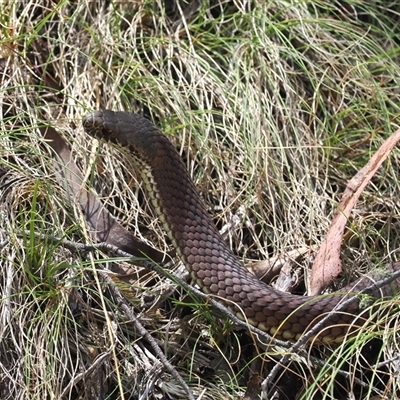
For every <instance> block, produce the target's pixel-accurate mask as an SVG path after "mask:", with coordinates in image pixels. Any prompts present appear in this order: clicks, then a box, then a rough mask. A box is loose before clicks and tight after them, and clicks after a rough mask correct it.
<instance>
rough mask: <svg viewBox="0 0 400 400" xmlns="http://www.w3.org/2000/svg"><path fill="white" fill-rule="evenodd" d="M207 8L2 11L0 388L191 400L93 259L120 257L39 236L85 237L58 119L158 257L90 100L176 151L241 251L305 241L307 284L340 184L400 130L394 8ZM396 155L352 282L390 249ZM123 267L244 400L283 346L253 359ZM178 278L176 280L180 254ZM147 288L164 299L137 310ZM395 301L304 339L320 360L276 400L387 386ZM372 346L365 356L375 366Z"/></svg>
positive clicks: (368, 196) (138, 200)
mask: <svg viewBox="0 0 400 400" xmlns="http://www.w3.org/2000/svg"><path fill="white" fill-rule="evenodd" d="M199 3H201V4H199ZM199 3H197V2H188V3H185V2H173V1H165V2H161V1H145V0H142V1H136V2H134V3H125V2H114V3H112V4H107V3H104V4H100V3H97V2H78V1H67V0H64V1H60V2H57V3H51V2H48V3H47V4H45V5H38V4H36V3H35V2H30V1H28V2H25V3H19V2H13V1H8V2H5V4H4V6H3V7H2V9H1V11H0V21H1V30H0V55H1V58H0V72H1V78H0V99H1V108H0V110H1V117H0V135H1V136H0V156H1V157H0V159H1V161H0V218H1V227H0V243H2V244H3V247H2V249H1V263H0V268H1V274H0V276H1V278H0V292H1V300H0V355H1V356H0V394H1V395H0V397H1V398H4V399H24V398H29V399H35V398H37V399H43V398H65V399H67V398H70V399H75V398H76V399H78V398H81V399H91V398H106V399H117V398H118V399H119V398H125V399H128V398H132V399H133V398H135V399H136V398H138V399H139V398H157V395H160V396H164V397H163V398H168V397H167V396H169V397H170V398H173V399H181V398H185V396H186V395H185V394H184V392H182V388H181V387H180V385H178V383H177V382H176V381H175V380H174V379H173V378H171V375H170V374H168V373H166V372H165V371H164V370H163V369H162V367H161V364H160V362H159V361H158V360H157V357H155V355H154V353H153V352H152V350H151V348H150V346H149V344H148V343H147V342H146V341H144V340H143V339H142V337H141V335H139V334H138V333H137V331H136V329H135V328H134V326H133V325H132V323H131V322H130V321H128V319H127V317H126V316H124V315H123V313H121V310H120V309H119V307H118V303H117V302H116V301H115V298H114V297H113V295H112V293H111V292H110V291H109V290H108V284H106V283H105V282H103V281H102V279H101V275H99V276H97V272H96V271H97V270H96V268H99V269H100V270H104V269H105V267H106V266H107V265H112V261H111V260H110V257H109V256H106V255H101V254H98V253H93V254H94V256H95V257H97V258H98V259H96V260H93V261H91V260H90V258H89V257H88V254H87V253H85V252H83V253H82V252H78V251H72V250H68V249H66V248H65V246H64V245H63V243H62V241H59V242H53V241H51V240H46V239H43V238H42V239H39V238H38V236H35V235H34V233H40V234H43V235H47V236H48V237H50V236H51V237H53V236H56V237H60V238H66V239H69V240H72V241H75V242H77V243H87V242H88V235H87V232H88V226H87V224H86V223H85V221H84V219H83V218H82V216H81V211H80V207H79V205H78V204H77V203H76V201H75V200H74V199H71V198H66V197H65V192H64V189H63V183H62V182H60V181H59V179H58V178H57V176H56V174H55V170H54V168H55V167H54V158H53V156H52V152H51V149H50V147H49V145H48V144H47V143H46V141H45V140H43V137H42V135H41V133H40V131H39V128H41V127H43V126H53V127H55V128H56V129H58V131H59V132H60V133H61V134H62V136H63V137H64V138H66V140H67V141H68V143H69V144H70V146H71V149H72V154H73V157H74V160H75V161H76V163H77V164H78V166H79V167H80V168H81V170H82V171H83V173H84V174H85V176H87V177H88V185H89V186H93V187H94V188H95V189H96V190H97V192H98V194H99V196H101V199H102V201H103V203H104V204H105V206H106V207H107V208H108V209H109V210H110V211H111V213H112V214H113V215H115V216H116V217H117V218H118V220H119V221H120V222H121V223H122V224H123V225H124V226H125V227H127V228H129V229H130V230H132V232H133V233H134V234H135V235H137V236H138V237H140V238H141V239H143V240H145V241H148V242H151V243H153V244H154V246H155V247H157V248H158V249H161V250H166V249H168V243H166V241H165V235H164V233H163V229H162V226H161V224H160V222H159V221H158V220H157V219H156V218H154V214H153V212H152V210H151V207H150V206H149V205H148V204H147V201H146V198H145V196H144V195H143V193H142V190H141V187H140V184H139V183H137V181H136V176H135V173H134V172H133V171H131V169H130V164H129V161H128V160H127V159H126V158H125V156H124V155H122V154H120V153H118V152H117V151H115V150H113V149H110V148H109V147H107V146H104V145H101V146H100V147H99V146H98V144H97V142H93V141H92V140H91V139H90V138H88V137H87V136H86V135H85V134H84V132H83V129H82V127H81V124H80V120H81V118H82V116H83V115H84V114H85V113H86V112H87V111H89V110H93V109H99V108H111V109H119V110H132V111H135V112H138V113H141V114H144V115H145V116H147V117H148V118H150V119H151V120H152V121H153V122H154V123H155V124H156V125H157V126H158V127H159V128H160V129H162V130H163V131H164V132H165V133H166V134H167V135H168V136H169V137H170V139H171V140H172V141H173V143H174V144H175V145H176V146H177V148H178V150H179V151H180V153H181V155H182V157H183V159H184V161H185V163H186V166H187V168H188V170H189V171H190V174H191V175H192V177H193V179H194V181H195V184H196V186H197V188H198V190H199V192H200V193H201V195H202V197H203V199H204V200H205V202H206V204H207V207H208V210H209V211H210V213H211V214H212V216H213V219H214V221H215V223H216V224H217V226H218V227H219V228H220V229H222V228H225V227H227V226H229V227H230V228H229V229H227V234H226V240H227V241H228V243H229V245H230V246H231V248H232V249H233V250H234V251H235V253H236V254H237V255H238V256H239V257H240V258H241V259H242V260H243V261H245V262H249V261H252V260H258V259H266V258H270V257H272V258H274V257H275V258H283V259H286V260H287V259H288V257H289V256H288V255H289V254H292V252H293V250H296V249H302V248H310V254H309V255H307V256H306V257H304V259H303V260H302V261H301V265H299V266H298V267H299V268H298V273H299V274H300V280H301V276H302V275H303V272H302V271H303V270H302V269H300V266H301V267H308V266H309V264H310V263H311V262H312V257H313V250H312V249H313V248H314V247H318V246H319V244H320V243H321V241H322V240H323V238H324V235H325V234H326V230H327V228H328V226H329V223H330V220H331V218H332V215H333V213H334V211H335V205H336V204H337V202H338V200H339V199H340V194H341V193H342V192H343V190H344V188H345V186H346V182H347V181H348V180H349V179H350V178H351V177H352V176H353V175H354V174H355V173H356V172H357V171H358V170H359V168H361V167H362V166H363V165H364V164H365V163H366V162H367V161H368V159H369V158H370V156H371V154H373V153H374V152H375V151H376V149H377V148H378V147H379V146H380V144H381V143H382V142H383V141H384V140H385V139H386V138H387V137H388V136H389V135H390V134H391V132H393V131H394V130H396V129H397V128H398V125H399V115H400V107H399V104H400V102H399V87H400V72H399V68H398V65H399V49H400V48H399V36H400V33H399V30H398V27H397V23H398V18H399V17H398V13H399V12H400V9H399V7H398V6H397V5H395V4H394V3H393V4H392V5H387V3H386V2H383V1H378V0H374V1H373V0H366V1H363V2H360V1H356V0H349V1H347V2H330V3H329V4H325V3H326V2H320V1H286V2H284V1H281V0H275V1H271V2H265V3H264V2H245V1H235V2H233V1H221V0H220V1H217V0H215V1H211V2H208V4H206V2H199ZM399 158H400V157H399V152H398V149H395V150H394V151H393V152H392V154H391V156H390V158H389V159H388V161H387V162H386V163H385V165H384V166H383V167H382V168H381V169H380V170H379V172H378V174H377V175H376V176H375V177H374V179H373V182H371V184H370V185H369V186H368V188H367V190H366V191H365V193H364V194H363V196H362V198H361V199H360V201H359V203H358V204H357V207H356V209H355V210H354V211H353V214H352V219H351V221H349V225H348V231H347V232H346V236H345V238H346V240H345V242H344V243H343V253H342V260H343V264H344V265H345V267H346V269H345V271H344V274H343V281H346V280H353V279H354V277H355V276H357V275H358V274H360V273H361V272H362V271H365V270H369V269H371V268H373V267H374V266H376V265H377V264H379V265H382V264H387V263H390V262H392V261H395V260H397V259H398V258H399V250H398V248H399V247H398V243H399V234H398V229H397V228H398V224H399V204H398V203H399V202H398V193H399V183H398V171H399V162H400V160H399ZM235 217H237V221H239V222H234V221H235ZM24 232H26V233H24ZM312 246H314V247H312ZM91 254H92V253H91ZM114 262H117V260H115V261H114ZM118 262H119V263H120V261H119V260H118ZM296 263H300V262H298V261H296ZM123 265H124V264H123ZM130 268H132V271H133V274H134V275H133V278H132V280H131V282H130V286H129V287H128V288H126V287H125V288H124V294H125V295H126V296H128V298H129V295H130V296H131V299H130V301H131V304H132V305H133V307H134V311H135V315H136V316H138V318H139V320H140V321H141V323H142V324H143V326H145V328H146V329H147V330H148V331H149V332H150V333H151V335H152V336H153V337H154V338H155V339H156V340H157V342H158V344H159V345H160V346H161V348H162V349H163V351H164V353H165V355H166V356H167V358H168V359H169V361H170V363H171V364H172V365H173V366H174V367H175V368H176V369H177V370H178V372H179V373H180V374H181V376H182V377H183V378H184V379H185V380H186V381H187V382H188V384H189V386H190V387H191V389H192V390H193V392H194V393H195V397H196V398H202V399H217V398H221V399H228V398H232V399H234V398H238V397H239V396H241V395H243V394H244V392H245V390H246V387H247V386H248V380H249V374H250V372H253V373H256V374H258V376H259V377H260V379H264V378H265V377H266V376H267V375H268V372H269V371H270V370H271V368H272V366H273V365H275V364H276V362H277V359H279V356H280V355H283V354H285V352H286V350H285V349H280V348H268V349H266V351H265V352H264V350H261V349H260V348H258V347H257V346H256V345H255V344H254V341H253V339H252V338H250V337H249V336H247V335H246V334H245V333H244V332H243V331H240V330H239V331H237V330H236V331H235V330H233V329H232V325H231V324H230V323H229V321H227V320H226V319H224V318H222V317H220V316H218V317H216V316H215V312H211V311H210V307H208V305H207V304H206V305H205V304H204V302H203V301H202V300H198V299H193V298H192V297H191V296H190V295H188V294H186V293H185V292H184V291H181V290H175V286H174V285H172V283H171V282H170V281H169V280H167V279H165V278H162V277H159V276H158V275H156V274H155V273H154V272H151V271H145V270H143V269H141V268H139V267H134V266H133V267H132V266H131V267H130ZM173 271H175V272H176V271H177V272H178V273H179V274H182V273H183V269H182V267H181V266H179V265H176V266H175V267H174V269H173ZM96 282H97V283H96ZM341 283H342V282H339V283H338V287H340V285H341ZM298 290H299V291H300V292H302V291H304V288H303V287H302V286H300V288H299V289H298ZM149 297H150V298H151V299H150V300H151V302H152V301H154V302H155V303H154V304H156V306H154V307H150V309H148V310H147V309H146V304H147V303H146V301H147V299H148V298H149ZM196 302H197V303H199V304H198V305H197V306H196V305H195V306H194V308H193V304H196ZM396 306H397V307H398V301H397V303H396V302H395V301H393V302H392V303H391V305H390V307H392V308H393V311H392V314H391V315H390V318H386V319H384V318H383V317H382V319H381V320H380V323H379V324H378V325H377V326H375V327H376V330H375V333H374V334H373V335H372V334H371V333H370V332H368V331H367V330H365V331H364V332H363V334H360V335H359V336H358V337H357V338H356V339H353V340H349V341H347V342H346V343H344V344H343V345H342V346H340V347H338V348H336V349H328V348H326V349H316V348H311V349H310V350H309V354H310V357H316V358H319V359H321V360H323V361H325V366H324V367H315V366H313V365H316V364H315V361H313V362H314V364H313V365H311V364H312V363H307V362H305V361H304V359H303V360H298V362H292V363H291V364H290V365H289V366H288V371H287V372H286V373H285V378H286V379H287V380H288V381H289V382H290V385H289V386H291V387H292V388H293V391H292V392H284V391H285V387H284V386H285V385H284V383H283V382H284V380H283V379H281V380H277V382H276V384H277V387H276V390H277V392H278V393H279V396H280V397H279V398H285V395H286V396H287V397H286V398H290V397H292V398H294V397H295V396H297V398H304V399H308V398H324V399H340V398H347V397H348V396H353V397H354V398H360V399H364V398H365V399H367V398H370V397H372V396H373V395H378V394H379V395H381V396H384V395H385V396H386V397H387V398H390V399H392V398H393V399H394V398H396V396H398V395H399V393H398V383H399V382H398V378H397V373H396V370H395V362H394V361H392V362H390V361H388V362H387V363H386V364H385V361H387V360H392V359H395V356H396V354H397V353H398V346H397V341H398V332H397V329H396V327H397V325H396ZM382 307H383V306H382ZM376 332H377V333H376ZM372 336H373V338H372ZM368 352H369V353H371V354H375V357H371V358H370V359H366V358H367V355H366V354H368ZM313 360H314V359H313ZM339 369H343V370H345V371H346V373H347V375H346V376H345V375H344V374H342V375H341V374H340V373H339V372H338V371H339ZM357 379H359V380H361V381H362V382H360V381H358V380H357ZM141 396H142V397H141ZM346 396H347V397H346Z"/></svg>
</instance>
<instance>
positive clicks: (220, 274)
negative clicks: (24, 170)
mask: <svg viewBox="0 0 400 400" xmlns="http://www.w3.org/2000/svg"><path fill="white" fill-rule="evenodd" d="M83 127H84V129H85V131H86V133H87V134H89V135H90V136H92V137H95V138H97V139H100V140H104V141H106V142H110V143H112V144H113V145H115V146H117V147H118V148H119V149H121V150H123V151H125V152H126V153H128V154H129V156H130V157H131V159H132V161H133V164H134V166H135V168H136V170H137V172H138V173H139V174H140V176H141V178H142V180H143V182H144V185H145V188H146V192H147V195H148V196H149V198H150V200H151V203H152V206H153V207H154V209H155V211H156V214H157V216H158V217H159V218H160V220H161V222H162V224H163V227H164V228H165V230H166V232H167V234H168V237H169V238H170V240H171V241H172V244H173V246H174V247H175V249H176V251H177V254H178V256H179V257H180V259H181V260H182V262H183V263H184V265H185V266H186V268H187V269H188V271H189V272H190V274H191V277H192V279H193V280H194V281H195V282H196V283H197V284H198V285H199V286H200V288H201V289H202V290H203V292H205V293H207V294H210V295H214V296H216V297H217V298H218V299H219V300H221V301H222V302H223V303H224V304H225V305H226V306H227V307H228V308H229V309H230V310H231V311H232V312H233V313H234V314H235V315H236V316H237V317H239V318H240V319H242V320H246V321H248V322H249V323H251V324H252V325H254V326H256V327H258V328H259V329H261V330H263V331H265V332H267V333H269V334H271V335H274V336H275V337H277V338H280V339H285V340H296V339H298V338H299V337H300V336H301V335H302V334H303V333H304V332H306V331H307V330H309V329H310V328H312V326H314V325H315V324H316V323H317V322H318V321H319V320H320V319H321V318H322V317H323V316H324V315H326V314H327V313H329V312H330V311H331V310H332V309H333V308H334V307H335V306H336V305H337V304H338V303H339V302H341V301H343V299H344V298H346V296H345V294H346V293H349V292H351V293H357V292H358V291H360V290H361V289H362V288H364V287H366V286H368V285H369V284H371V282H372V281H371V278H368V277H364V278H362V279H361V280H359V281H357V283H354V284H352V285H349V286H347V287H346V288H343V289H342V290H341V291H340V293H339V292H334V293H330V294H327V295H321V296H314V297H312V296H309V297H307V296H299V295H293V294H289V293H284V292H280V291H278V290H275V289H273V288H272V287H270V286H268V285H266V284H265V283H263V282H261V281H259V280H258V279H257V278H256V277H255V276H253V275H252V274H251V273H250V272H248V271H247V269H246V268H245V267H244V266H243V265H242V263H241V262H240V261H239V260H238V258H237V257H236V256H235V255H234V254H233V252H232V251H231V249H230V248H229V247H228V246H227V245H226V243H225V241H224V240H223V239H222V237H221V235H220V234H219V232H218V230H217V228H216V227H215V225H214V223H213V222H212V220H211V218H210V217H209V215H208V213H207V211H206V208H205V206H204V205H203V202H202V201H201V199H200V197H199V195H198V193H197V191H196V188H195V186H194V183H193V181H192V179H191V178H190V176H189V173H188V171H187V170H186V168H185V165H184V163H183V161H182V160H181V158H180V156H179V153H178V152H177V151H176V149H175V147H174V146H173V145H172V143H171V142H170V141H169V140H168V139H167V137H166V136H164V135H163V134H162V133H161V132H160V131H159V130H158V129H157V128H155V127H154V126H153V124H152V123H151V122H150V121H149V120H147V119H145V118H144V117H142V116H140V115H136V114H132V113H129V112H118V111H110V110H103V111H95V112H93V113H90V114H88V115H86V116H85V117H84V119H83ZM389 268H390V270H391V271H395V270H398V269H400V263H396V264H393V265H392V266H391V267H389ZM399 287H400V280H399V279H398V280H397V281H395V282H394V283H392V285H387V286H385V287H384V288H382V289H380V290H374V291H373V292H372V293H370V294H371V295H373V296H374V297H377V298H378V297H382V296H392V295H393V294H395V293H396V291H398V290H399ZM359 302H360V300H359V299H358V298H357V297H355V298H354V299H353V301H352V302H351V303H350V304H349V305H347V306H346V308H345V309H344V310H341V311H338V312H335V313H334V315H333V316H332V317H331V318H330V319H329V321H328V322H327V323H326V324H325V326H323V327H322V329H321V330H320V332H319V334H318V341H320V342H332V341H340V340H342V338H343V336H344V335H345V334H346V333H347V332H348V331H349V326H350V325H351V324H352V323H354V320H355V319H356V318H357V316H358V315H359V314H360V313H361V312H362V307H360V305H359ZM359 320H362V318H359Z"/></svg>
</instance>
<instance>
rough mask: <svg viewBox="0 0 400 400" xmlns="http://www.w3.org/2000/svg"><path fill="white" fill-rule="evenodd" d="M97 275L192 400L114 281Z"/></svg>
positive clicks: (187, 388)
mask: <svg viewBox="0 0 400 400" xmlns="http://www.w3.org/2000/svg"><path fill="white" fill-rule="evenodd" d="M99 274H100V276H101V277H102V278H103V279H104V280H105V281H106V282H108V283H109V284H110V285H109V290H110V291H111V292H112V293H113V295H114V296H115V297H116V299H117V302H118V306H119V307H120V308H121V309H122V310H123V311H124V313H125V315H126V316H127V317H128V318H129V319H130V320H131V321H132V322H133V323H134V325H135V327H136V329H137V330H138V332H139V333H140V334H141V335H142V336H143V337H144V338H145V339H146V341H147V343H149V344H150V346H151V347H152V349H153V350H154V352H155V353H156V355H157V356H158V358H159V360H160V362H162V363H163V365H164V367H165V369H166V370H167V371H168V372H169V373H170V374H171V375H172V376H173V377H174V378H175V379H176V380H177V381H178V382H179V383H180V384H181V386H182V388H183V389H184V390H185V392H186V393H187V395H188V399H190V400H194V396H193V393H192V391H191V390H190V388H189V386H188V385H187V383H186V382H185V381H184V380H183V378H182V377H181V376H180V375H179V373H178V371H177V370H176V369H175V368H174V367H173V366H172V364H171V363H170V362H169V361H168V359H167V357H165V355H164V353H163V352H162V350H161V349H160V347H159V346H158V344H157V343H156V341H155V340H154V338H153V337H152V336H151V335H150V333H149V332H148V331H147V329H146V328H145V327H144V326H143V325H142V324H141V323H140V322H139V320H138V319H137V318H136V316H135V314H134V313H133V312H132V309H131V307H130V306H129V305H128V304H127V302H126V300H125V298H124V297H123V295H122V294H121V292H120V290H119V289H118V287H117V286H116V285H115V283H114V281H113V280H112V279H111V278H110V277H109V276H108V275H107V273H105V272H101V271H99Z"/></svg>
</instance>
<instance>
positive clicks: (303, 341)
mask: <svg viewBox="0 0 400 400" xmlns="http://www.w3.org/2000/svg"><path fill="white" fill-rule="evenodd" d="M399 277H400V270H397V271H396V272H394V273H393V274H391V275H390V276H387V277H386V278H383V279H381V280H379V281H378V282H374V283H373V284H372V285H370V286H368V287H366V288H364V289H363V290H361V291H360V292H359V293H357V294H356V295H355V296H351V297H349V298H348V299H347V300H344V301H341V302H340V303H338V304H337V305H336V306H335V307H334V308H333V309H332V311H330V312H329V314H327V315H326V316H325V317H324V318H322V319H321V321H319V322H318V323H317V324H315V325H314V326H313V328H312V329H310V330H309V331H308V332H307V333H306V334H304V335H303V336H302V337H301V338H300V339H299V340H298V341H297V342H296V343H295V344H294V345H293V346H292V347H290V349H289V351H288V353H287V354H285V355H284V356H283V357H282V358H281V359H280V360H279V363H277V364H275V366H274V367H273V368H272V370H271V372H270V373H269V374H268V376H267V378H266V379H265V380H264V381H263V383H262V384H261V391H262V392H261V393H262V397H261V398H262V399H263V400H267V399H268V398H269V397H268V395H269V393H268V387H269V386H270V385H272V387H273V384H272V383H273V382H274V381H275V378H276V375H277V374H278V372H279V370H280V369H281V368H282V367H283V366H285V365H286V364H287V363H288V362H289V361H290V357H291V356H292V353H296V352H298V351H299V350H300V348H301V347H302V346H304V345H305V344H306V343H307V342H308V341H309V340H310V339H311V338H312V337H313V336H314V335H316V334H317V333H318V331H319V330H320V329H321V328H322V327H324V326H325V325H326V323H327V322H328V321H329V320H330V319H331V318H332V317H333V315H335V314H336V312H337V311H341V310H343V309H344V308H346V307H347V306H348V305H349V304H351V303H352V302H353V301H355V300H357V299H358V297H359V296H360V295H361V294H364V293H368V292H371V291H374V290H377V289H379V288H381V287H383V286H386V285H389V284H390V283H391V282H393V281H394V280H395V279H397V278H399Z"/></svg>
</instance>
